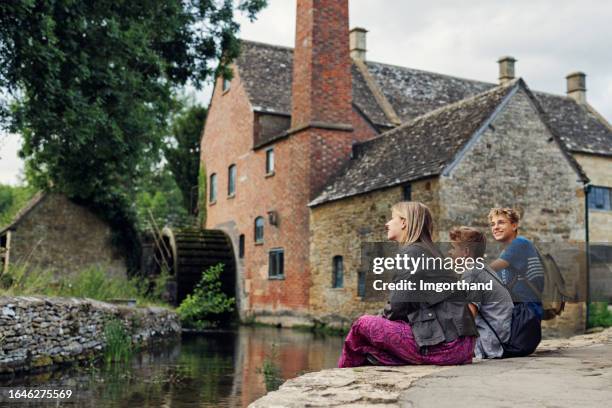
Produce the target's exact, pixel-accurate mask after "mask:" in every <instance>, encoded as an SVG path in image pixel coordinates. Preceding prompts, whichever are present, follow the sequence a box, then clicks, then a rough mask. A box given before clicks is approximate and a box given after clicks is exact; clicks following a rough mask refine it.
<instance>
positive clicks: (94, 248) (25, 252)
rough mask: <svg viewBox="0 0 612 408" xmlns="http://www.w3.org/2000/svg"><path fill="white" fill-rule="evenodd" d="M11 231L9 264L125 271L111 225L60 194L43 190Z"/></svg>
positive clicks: (64, 268)
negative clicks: (40, 196)
mask: <svg viewBox="0 0 612 408" xmlns="http://www.w3.org/2000/svg"><path fill="white" fill-rule="evenodd" d="M15 228H16V229H15V231H11V244H10V246H11V252H10V263H11V264H17V265H19V264H24V263H27V265H28V267H30V268H34V269H53V270H56V271H62V273H72V274H75V273H78V272H80V271H82V270H83V269H85V268H88V267H91V266H100V267H103V268H104V269H105V270H106V271H107V272H110V273H111V274H125V273H126V264H125V259H124V257H123V256H122V254H121V253H120V252H119V251H118V250H117V249H116V248H115V247H114V246H113V243H112V230H111V228H110V226H109V225H108V224H107V223H106V222H104V221H103V220H102V219H101V218H100V217H98V216H97V215H96V214H94V213H93V212H92V211H90V210H89V209H87V208H85V207H83V206H81V205H78V204H75V203H73V202H72V201H70V200H69V199H68V198H66V197H65V196H64V195H61V194H54V193H46V194H45V195H44V196H43V197H42V198H41V200H40V201H39V202H38V204H36V205H35V206H34V207H33V208H32V209H31V210H30V211H29V212H27V213H26V214H25V215H24V216H23V217H22V218H21V219H20V221H19V222H18V223H17V225H16V227H15Z"/></svg>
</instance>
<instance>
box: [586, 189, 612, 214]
mask: <svg viewBox="0 0 612 408" xmlns="http://www.w3.org/2000/svg"><path fill="white" fill-rule="evenodd" d="M588 199H589V208H592V209H595V210H607V211H610V210H612V188H610V187H597V186H591V188H590V189H589V197H588Z"/></svg>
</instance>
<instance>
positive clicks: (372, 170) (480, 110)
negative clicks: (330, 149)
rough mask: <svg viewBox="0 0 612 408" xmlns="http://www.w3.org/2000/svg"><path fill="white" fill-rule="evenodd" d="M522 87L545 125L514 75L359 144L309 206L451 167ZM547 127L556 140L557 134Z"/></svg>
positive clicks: (562, 146)
mask: <svg viewBox="0 0 612 408" xmlns="http://www.w3.org/2000/svg"><path fill="white" fill-rule="evenodd" d="M519 89H522V90H524V91H525V92H526V93H527V95H528V97H530V98H531V99H532V101H533V103H534V106H535V108H536V111H537V114H538V115H539V116H540V117H541V118H542V120H543V122H544V124H545V125H547V124H546V121H545V118H544V117H543V111H542V109H541V106H540V104H539V102H538V100H537V99H536V98H535V96H534V95H533V94H532V93H531V91H530V90H529V88H528V87H527V86H526V85H525V83H524V82H523V80H521V79H518V80H514V81H512V82H510V83H509V84H506V85H503V86H497V87H495V88H492V89H491V90H488V91H485V92H483V93H481V94H479V95H476V96H474V97H471V98H467V99H463V100H461V101H459V102H456V103H453V104H450V105H446V106H444V107H442V108H439V109H436V110H434V111H432V112H429V113H426V114H425V115H422V116H419V117H418V118H416V119H414V120H412V121H409V122H407V123H405V124H403V125H401V126H399V127H397V128H395V129H393V130H390V131H388V132H386V133H384V134H382V135H381V136H379V137H378V138H376V139H373V140H370V141H367V142H363V143H359V144H358V145H356V146H355V149H354V154H355V157H354V158H353V159H352V160H350V161H349V162H348V164H347V165H346V166H345V168H344V169H343V170H342V171H341V172H339V173H338V175H337V177H336V178H335V179H333V180H332V181H331V182H330V183H329V184H328V185H327V187H325V189H324V190H323V191H322V192H321V193H320V194H319V196H318V197H317V198H315V199H314V200H313V201H312V202H311V203H310V204H309V205H310V206H316V205H319V204H323V203H325V202H329V201H334V200H339V199H342V198H346V197H350V196H354V195H357V194H363V193H367V192H370V191H374V190H378V189H382V188H388V187H392V186H396V185H400V184H404V183H407V182H410V181H414V180H418V179H423V178H429V177H433V176H438V175H440V174H442V173H443V172H446V171H448V170H449V169H450V168H452V167H453V166H454V164H455V163H456V162H457V161H458V160H460V157H461V155H462V154H463V152H464V151H465V150H467V149H469V146H470V145H471V143H473V142H474V140H475V139H476V137H477V135H479V134H480V133H481V132H482V131H483V130H484V129H486V128H487V127H488V125H489V124H490V122H491V121H492V120H493V119H494V118H495V117H496V115H497V113H499V112H500V111H502V110H503V107H504V106H505V104H506V103H507V101H509V100H510V98H511V97H512V96H513V95H514V94H515V93H516V92H517V91H518V90H519ZM547 127H548V129H549V131H550V132H551V134H552V136H553V137H554V138H555V139H557V140H558V139H559V138H558V136H557V135H556V133H555V132H554V131H553V130H552V129H551V128H550V126H548V125H547ZM558 142H559V147H560V149H561V150H562V151H563V153H564V154H565V156H566V158H567V159H568V161H569V163H570V165H571V166H572V167H573V168H574V169H575V171H576V172H577V174H578V175H579V176H580V178H581V179H582V180H584V181H586V180H587V178H586V176H585V174H584V172H583V171H582V169H581V168H580V166H579V165H578V164H577V163H576V161H575V160H574V159H573V158H572V156H571V155H570V154H569V152H567V150H566V149H565V146H564V145H563V144H562V143H561V142H560V141H559V140H558Z"/></svg>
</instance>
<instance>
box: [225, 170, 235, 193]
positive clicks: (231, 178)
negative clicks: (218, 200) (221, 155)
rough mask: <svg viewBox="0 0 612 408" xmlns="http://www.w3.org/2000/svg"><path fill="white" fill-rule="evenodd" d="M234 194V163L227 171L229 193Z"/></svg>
mask: <svg viewBox="0 0 612 408" xmlns="http://www.w3.org/2000/svg"><path fill="white" fill-rule="evenodd" d="M234 194H236V165H235V164H232V165H231V166H229V169H228V171H227V195H228V196H233V195H234Z"/></svg>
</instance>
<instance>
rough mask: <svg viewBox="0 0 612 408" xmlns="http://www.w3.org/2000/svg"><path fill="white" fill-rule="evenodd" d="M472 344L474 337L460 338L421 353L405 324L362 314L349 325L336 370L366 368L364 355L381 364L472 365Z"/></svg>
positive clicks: (431, 347) (474, 341)
mask: <svg viewBox="0 0 612 408" xmlns="http://www.w3.org/2000/svg"><path fill="white" fill-rule="evenodd" d="M475 343H476V337H471V336H468V337H459V338H457V339H455V340H453V341H451V342H449V343H441V344H437V345H435V346H430V347H427V348H426V349H425V352H424V353H423V354H421V353H420V351H419V346H418V345H417V343H416V341H415V340H414V336H413V335H412V328H411V327H410V325H409V324H408V323H406V322H403V321H392V320H387V319H385V318H384V317H380V316H369V315H365V316H361V317H360V318H359V319H357V320H356V321H355V322H354V323H353V325H352V326H351V331H350V332H349V334H348V335H347V336H346V340H345V341H344V347H343V348H342V356H341V357H340V361H338V367H340V368H345V367H358V366H362V365H366V364H367V360H366V355H367V354H371V355H372V356H374V357H375V358H376V359H377V360H378V361H379V362H380V364H382V365H409V364H435V365H455V364H468V363H471V362H472V355H473V354H474V344H475Z"/></svg>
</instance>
